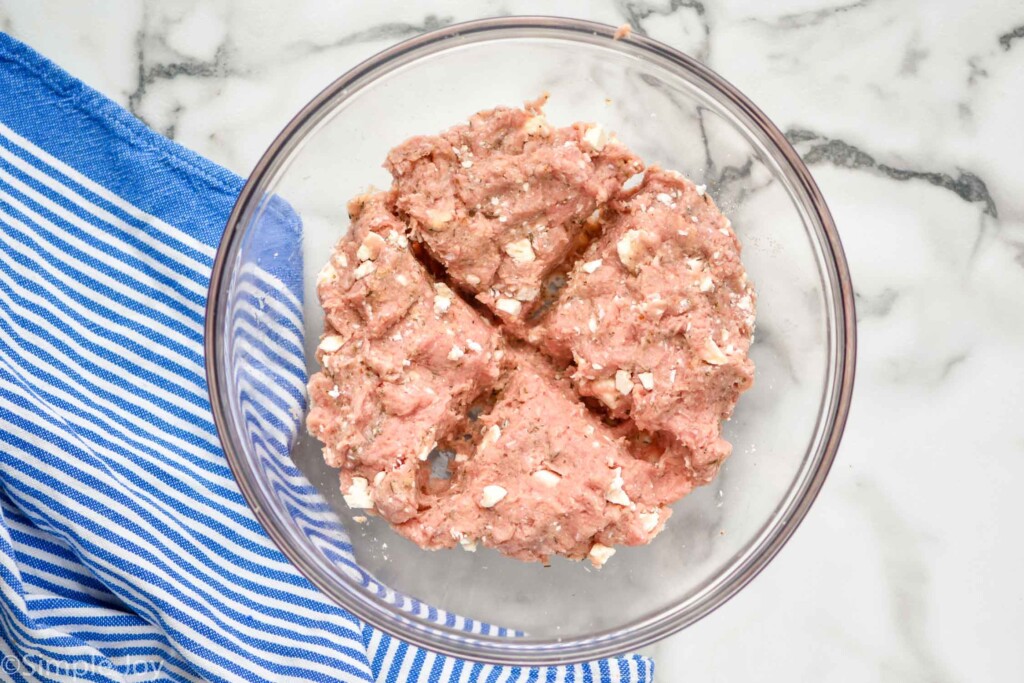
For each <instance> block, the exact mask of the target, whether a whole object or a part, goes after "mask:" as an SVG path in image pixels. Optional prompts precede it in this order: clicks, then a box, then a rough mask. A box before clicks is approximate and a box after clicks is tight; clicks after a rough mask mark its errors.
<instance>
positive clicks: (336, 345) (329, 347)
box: [317, 334, 345, 353]
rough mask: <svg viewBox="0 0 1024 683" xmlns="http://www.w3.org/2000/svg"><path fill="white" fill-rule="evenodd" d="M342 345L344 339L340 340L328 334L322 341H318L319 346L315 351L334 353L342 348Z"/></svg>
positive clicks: (336, 336) (334, 335)
mask: <svg viewBox="0 0 1024 683" xmlns="http://www.w3.org/2000/svg"><path fill="white" fill-rule="evenodd" d="M344 344H345V340H344V339H342V338H341V337H339V336H338V335H336V334H330V335H327V336H326V337H324V338H323V339H322V340H320V345H319V346H317V349H318V350H320V351H323V352H324V353H334V352H335V351H337V350H338V349H340V348H341V347H342V346H344Z"/></svg>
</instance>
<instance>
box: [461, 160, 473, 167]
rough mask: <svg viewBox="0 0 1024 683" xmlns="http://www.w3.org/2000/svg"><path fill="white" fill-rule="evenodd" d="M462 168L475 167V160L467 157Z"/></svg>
mask: <svg viewBox="0 0 1024 683" xmlns="http://www.w3.org/2000/svg"><path fill="white" fill-rule="evenodd" d="M462 168H473V162H472V161H470V160H469V159H466V160H465V161H463V162H462Z"/></svg>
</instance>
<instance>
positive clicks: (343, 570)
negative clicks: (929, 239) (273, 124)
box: [206, 17, 855, 664]
mask: <svg viewBox="0 0 1024 683" xmlns="http://www.w3.org/2000/svg"><path fill="white" fill-rule="evenodd" d="M613 31H614V29H613V28H611V27H608V26H603V25H598V24H591V23H586V22H581V21H575V20H567V19H559V18H539V17H532V18H525V17H514V18H504V19H489V20H484V21H477V22H471V23H467V24H461V25H457V26H452V27H449V28H445V29H442V30H440V31H435V32H432V33H429V34H426V35H422V36H420V37H417V38H414V39H412V40H409V41H406V42H404V43H402V44H400V45H397V46H395V47H393V48H391V49H389V50H386V51H385V52H382V53H381V54H379V55H377V56H376V57H374V58H372V59H370V60H369V61H367V62H364V63H363V64H360V65H359V66H357V67H356V68H354V69H352V70H351V71H349V72H348V73H346V74H345V75H344V76H342V77H341V78H339V79H338V80H337V81H335V82H334V83H333V84H332V85H331V86H330V87H328V88H327V89H326V90H324V91H323V92H322V93H321V94H320V95H319V96H318V97H317V98H316V99H314V100H313V101H312V102H310V103H309V105H307V106H306V107H305V108H304V109H303V110H302V111H301V112H300V113H299V114H298V115H297V116H296V117H295V119H294V120H293V121H292V122H291V123H290V124H289V125H288V126H287V128H285V130H284V131H283V132H282V133H281V134H280V135H279V136H278V138H277V139H276V140H275V141H274V143H273V145H271V147H270V149H269V150H268V151H267V152H266V154H265V155H264V156H263V158H262V159H261V161H260V162H259V164H258V165H257V167H256V169H255V171H254V172H253V174H252V176H251V178H250V179H249V182H248V183H247V184H246V186H245V189H244V191H243V192H242V194H241V196H240V197H239V199H238V203H237V205H236V206H235V210H234V213H233V214H232V216H231V219H230V221H229V223H228V225H227V229H226V232H225V234H224V239H223V242H222V243H221V246H220V251H219V252H218V255H217V260H216V264H215V266H214V269H213V276H212V280H211V285H210V302H209V310H208V316H207V327H206V354H207V356H206V357H207V371H208V375H209V382H210V395H211V402H212V406H213V411H214V415H215V418H216V422H217V427H218V429H219V431H220V437H221V440H222V441H223V445H224V451H225V453H226V455H227V458H228V461H229V462H230V464H231V467H232V469H233V470H234V473H235V476H236V478H237V479H238V483H239V486H240V487H241V490H242V492H243V493H244V495H245V497H246V499H247V500H248V502H249V504H250V506H251V507H252V509H253V512H254V513H255V514H256V516H257V517H258V519H259V520H260V522H261V523H262V524H263V526H264V527H265V529H266V530H267V532H268V533H269V535H270V536H271V537H272V538H273V539H274V541H275V542H276V543H277V544H278V545H279V546H280V547H281V550H282V551H284V553H285V554H286V555H287V556H288V557H289V558H290V560H291V561H292V562H293V563H294V564H295V565H296V567H298V568H299V570H300V571H301V572H302V573H303V574H305V575H306V576H307V577H308V578H309V579H310V580H311V581H312V582H313V584H315V585H316V586H317V587H319V589H320V590H322V591H323V592H324V593H325V594H327V595H328V596H330V597H331V598H333V599H334V600H336V601H337V602H338V603H339V604H341V605H343V606H344V607H346V608H347V609H348V610H350V611H351V612H353V613H354V614H355V615H357V616H358V617H360V618H361V619H363V620H364V621H366V622H369V623H370V624H372V625H373V626H376V627H378V628H380V629H383V630H384V631H386V632H388V633H391V634H392V635H395V636H398V637H399V638H402V639H404V640H406V641H409V642H412V643H414V644H417V645H421V646H424V647H427V648H431V649H434V650H436V651H440V652H444V653H446V654H451V655H456V656H460V657H463V658H467V659H471V660H477V661H485V662H492V663H503V664H548V663H566V662H575V661H582V660H587V659H593V658H597V657H601V656H606V655H611V654H617V653H622V652H625V651H628V650H630V649H633V648H637V647H641V646H643V645H646V644H648V643H651V642H653V641H655V640H657V639H659V638H662V637H664V636H666V635H668V634H671V633H673V632H675V631H677V630H679V629H681V628H683V627H685V626H687V625H689V624H692V623H693V622H694V621H696V620H697V619H700V618H701V617H702V616H704V615H706V614H707V613H709V612H710V611H711V610H713V609H715V608H716V607H717V606H719V605H721V604H722V603H723V602H724V601H725V600H727V599H728V598H729V597H731V596H732V595H734V594H735V593H736V592H737V591H738V590H739V589H740V588H742V587H743V586H744V585H745V584H746V583H747V582H749V581H750V580H751V579H752V578H753V577H754V576H755V575H756V574H757V573H758V572H759V571H760V570H761V569H762V568H764V566H765V565H766V564H767V563H768V561H769V560H771V558H772V557H773V556H774V555H775V553H776V552H778V550H779V549H780V548H781V547H782V545H783V544H784V543H785V541H786V540H787V539H788V538H789V537H790V535H791V534H792V533H793V531H794V530H795V528H796V526H797V524H799V522H800V520H801V519H802V518H803V517H804V515H805V514H806V513H807V510H808V508H809V507H810V505H811V503H812V502H813V500H814V498H815V495H816V494H817V493H818V491H819V489H820V488H821V485H822V483H823V481H824V479H825V476H826V474H827V472H828V469H829V466H830V465H831V464H832V460H833V458H834V456H835V453H836V448H837V447H838V444H839V439H840V435H841V432H842V429H843V425H844V423H845V420H846V415H847V410H848V408H849V403H850V393H851V390H852V385H853V373H854V355H855V354H854V346H855V321H854V305H853V290H852V287H851V284H850V279H849V273H848V270H847V266H846V261H845V258H844V256H843V251H842V247H841V245H840V242H839V236H838V235H837V233H836V229H835V226H834V224H833V222H832V218H831V216H830V215H829V212H828V209H827V208H826V206H825V203H824V201H823V200H822V197H821V194H820V192H819V191H818V188H817V187H816V186H815V184H814V181H813V180H812V179H811V176H810V174H809V173H808V171H807V169H806V168H805V166H804V165H803V163H801V161H800V159H799V157H798V156H797V154H796V153H795V152H794V150H793V148H792V147H791V146H790V145H789V143H787V142H786V140H785V138H784V137H783V136H782V134H781V133H780V132H779V131H778V129H777V128H776V127H775V126H774V125H772V123H771V122H770V121H769V120H768V119H767V118H766V117H765V116H764V114H762V113H761V112H760V111H759V110H758V109H757V107H755V106H754V105H753V104H752V103H751V102H750V101H748V100H747V99H746V98H745V97H744V96H743V95H742V94H740V93H739V92H738V91H737V90H736V89H735V88H733V87H732V86H731V85H729V84H728V83H726V82H725V81H724V80H722V79H721V78H720V77H719V76H717V75H716V74H714V73H712V72H711V71H709V70H708V69H707V68H705V67H704V66H702V65H701V64H698V63H697V62H695V61H694V60H692V59H690V58H688V57H686V56H685V55H683V54H680V53H679V52H677V51H675V50H673V49H672V48H670V47H668V46H666V45H663V44H661V43H658V42H656V41H653V40H649V39H647V38H644V37H642V36H633V37H631V38H629V39H627V40H613V39H612V34H613ZM544 91H547V92H550V93H551V99H550V101H549V103H548V105H547V108H546V110H547V112H548V115H549V118H550V119H551V120H552V121H554V122H555V123H557V124H560V125H564V124H569V123H571V122H573V121H577V120H584V121H597V122H600V123H602V124H603V125H604V126H605V127H606V128H608V129H610V130H613V131H615V132H616V133H617V135H618V137H619V138H620V139H621V140H623V141H624V142H625V143H626V144H627V145H629V146H630V147H631V148H632V149H633V150H634V151H635V152H637V153H638V154H639V155H640V156H642V157H643V158H644V159H645V160H646V161H647V162H648V163H657V164H660V165H662V166H664V167H666V168H672V169H677V170H679V171H682V172H683V173H685V174H686V175H688V176H689V177H690V178H692V179H693V180H694V181H695V182H698V183H705V184H706V185H707V186H708V192H710V193H711V194H712V196H713V197H714V198H715V200H716V201H717V202H718V204H719V205H720V206H721V208H722V209H723V211H724V212H725V213H726V214H727V215H728V216H730V217H731V219H732V221H733V224H734V225H735V228H736V231H737V233H738V234H739V236H740V239H741V241H742V242H743V245H744V251H743V255H744V261H745V263H746V266H747V268H748V270H749V273H750V277H751V279H752V280H753V282H754V283H755V285H756V287H757V289H758V294H759V304H758V326H757V335H756V342H755V344H754V346H753V350H752V355H753V357H754V359H755V361H756V363H757V377H756V383H755V386H754V388H753V389H752V390H751V391H750V392H748V393H747V394H745V395H744V396H743V397H742V399H741V400H740V403H739V406H738V408H737V410H736V413H735V415H734V417H733V419H732V420H731V421H730V422H728V423H727V425H726V429H725V432H726V436H727V438H728V439H729V440H730V441H731V442H732V443H733V445H734V451H733V456H732V458H731V459H730V460H729V461H728V462H727V463H726V465H725V466H724V467H723V469H722V471H721V474H720V475H719V477H718V479H717V480H716V481H714V482H713V483H712V484H711V485H709V486H706V487H704V488H702V489H700V490H698V491H697V492H695V493H693V494H692V495H690V496H689V497H687V498H685V499H683V500H682V501H680V502H679V503H678V504H676V506H675V514H674V515H673V517H672V519H671V521H670V523H669V524H668V527H667V528H666V530H665V531H664V532H663V533H662V534H661V535H660V536H658V538H656V539H655V541H654V542H653V543H652V544H651V545H649V546H646V547H640V548H624V549H620V550H619V552H618V553H617V554H616V555H615V557H614V558H613V559H612V561H611V562H609V564H608V565H607V566H606V567H605V568H604V569H602V570H601V571H596V570H591V569H589V568H588V567H586V566H584V565H583V564H578V563H573V562H568V561H557V560H556V561H555V562H554V563H553V565H552V566H551V567H550V568H544V567H541V566H540V565H537V564H522V563H519V562H516V561H513V560H509V559H506V558H504V557H502V556H500V555H498V554H497V553H495V552H493V551H489V550H483V549H482V550H480V551H479V552H476V553H466V552H462V551H460V550H452V551H441V552H426V551H423V550H420V549H419V548H416V547H414V546H413V545H412V544H411V543H409V542H407V541H405V540H403V539H402V538H400V537H399V536H398V535H396V534H395V533H393V532H392V531H391V530H390V529H389V528H388V527H387V525H386V524H385V523H383V522H381V521H380V520H375V519H373V518H371V519H370V520H369V521H367V522H363V523H359V522H357V521H354V520H353V513H352V511H350V510H349V509H348V508H347V507H346V505H345V504H344V502H343V501H342V500H341V496H340V493H339V491H338V490H337V489H338V482H337V474H336V472H335V471H333V470H331V469H329V468H327V467H326V466H325V465H324V463H323V461H322V458H321V455H320V449H319V447H318V444H317V442H316V441H315V440H314V439H312V438H311V437H309V436H308V435H306V433H305V430H304V429H302V428H301V422H302V420H303V417H304V410H305V402H304V394H303V383H304V381H305V373H306V372H307V371H312V370H313V369H314V368H315V359H314V356H313V349H314V347H315V346H316V343H317V338H318V335H319V333H320V331H321V326H322V322H323V318H322V313H321V311H320V309H319V306H318V303H317V299H316V295H315V275H316V273H317V271H318V270H319V269H320V267H321V266H322V265H323V263H325V262H326V260H327V257H328V253H329V250H330V249H331V246H332V245H333V244H334V242H335V241H336V240H337V239H338V238H339V237H340V236H341V235H342V234H343V233H344V232H345V231H346V230H347V228H348V218H347V215H346V212H345V203H346V201H347V200H348V199H349V198H350V197H353V196H355V195H357V194H359V193H361V192H364V191H365V190H366V189H367V188H368V187H369V186H377V187H386V186H388V184H389V182H390V178H389V176H388V175H387V173H386V172H385V171H384V170H383V169H382V168H381V163H382V161H383V159H384V157H385V154H386V152H387V150H388V149H389V148H390V147H391V146H392V145H394V144H396V143H398V142H399V141H401V140H404V139H405V138H407V137H409V136H411V135H414V134H418V133H431V132H436V131H439V130H441V129H443V128H446V127H447V126H449V125H451V124H453V123H455V122H458V121H461V120H464V119H465V118H466V117H467V116H468V115H469V114H471V113H472V112H475V111H477V110H480V109H485V108H490V107H493V106H495V105H498V104H507V105H517V104H520V103H522V102H523V101H525V100H528V99H532V98H535V97H537V96H538V95H539V94H540V93H541V92H544ZM289 205H290V207H291V210H294V213H292V211H291V210H290V209H289V208H288V206H289ZM296 216H297V217H298V219H301V223H300V222H299V220H297V219H296Z"/></svg>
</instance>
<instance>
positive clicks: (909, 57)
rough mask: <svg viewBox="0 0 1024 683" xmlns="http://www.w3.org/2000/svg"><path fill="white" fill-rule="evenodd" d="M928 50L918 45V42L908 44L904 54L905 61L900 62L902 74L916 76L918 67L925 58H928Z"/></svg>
mask: <svg viewBox="0 0 1024 683" xmlns="http://www.w3.org/2000/svg"><path fill="white" fill-rule="evenodd" d="M928 54H929V52H928V50H925V49H922V48H920V47H918V46H917V44H916V42H915V43H912V44H910V45H908V46H907V51H906V52H905V53H904V54H903V61H902V63H901V64H900V74H901V75H903V76H916V75H917V69H918V67H919V66H920V65H921V62H923V61H924V60H925V59H927V58H928Z"/></svg>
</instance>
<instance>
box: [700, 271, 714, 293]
mask: <svg viewBox="0 0 1024 683" xmlns="http://www.w3.org/2000/svg"><path fill="white" fill-rule="evenodd" d="M714 288H715V283H714V282H713V281H712V280H711V276H710V275H704V276H703V277H701V279H700V291H702V292H710V291H712V290H714Z"/></svg>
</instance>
